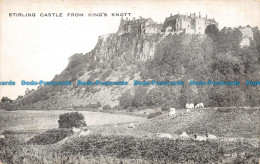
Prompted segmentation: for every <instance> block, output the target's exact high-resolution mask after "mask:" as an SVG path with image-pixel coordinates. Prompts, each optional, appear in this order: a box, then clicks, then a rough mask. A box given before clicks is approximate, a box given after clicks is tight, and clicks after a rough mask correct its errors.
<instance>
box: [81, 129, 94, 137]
mask: <svg viewBox="0 0 260 164" xmlns="http://www.w3.org/2000/svg"><path fill="white" fill-rule="evenodd" d="M90 134H91V131H90V130H87V131H84V130H82V131H81V132H80V133H79V137H80V136H88V135H90Z"/></svg>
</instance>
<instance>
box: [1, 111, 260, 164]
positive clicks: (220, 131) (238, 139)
mask: <svg viewBox="0 0 260 164" xmlns="http://www.w3.org/2000/svg"><path fill="white" fill-rule="evenodd" d="M19 112H21V113H22V111H19ZM26 112H27V111H26ZM37 112H38V111H37ZM37 112H34V111H32V112H31V113H30V114H31V115H30V116H28V113H27V114H25V113H24V115H23V114H21V113H20V115H18V114H17V113H16V114H15V115H14V116H15V118H16V119H17V120H19V122H21V121H29V120H30V117H32V116H35V117H36V116H37V117H36V118H34V120H42V121H43V120H44V119H46V118H44V117H48V120H51V121H52V122H51V124H48V125H49V130H47V131H46V130H45V131H46V132H43V133H41V134H34V135H32V136H31V138H32V139H30V140H29V141H28V139H27V141H28V142H24V140H22V141H21V140H20V139H19V138H20V137H19V134H17V135H11V134H10V135H9V136H8V138H6V139H2V140H1V139H0V145H1V146H0V161H2V162H5V163H51V164H52V163H53V164H54V163H55V164H57V163H120V164H121V163H257V162H258V161H257V160H258V157H259V153H260V152H259V138H258V136H259V117H260V115H259V108H237V109H235V108H218V109H217V108H205V109H196V110H193V111H191V112H190V113H187V112H185V110H182V109H180V110H177V116H176V117H175V118H169V117H168V116H167V112H164V113H163V114H162V115H160V116H158V117H155V118H152V119H145V118H143V117H134V116H126V115H116V114H114V115H111V114H108V113H97V112H96V113H93V114H92V112H86V113H84V112H83V113H84V115H85V119H86V122H87V124H88V125H90V126H89V129H90V130H91V131H92V135H90V136H83V137H79V136H77V135H76V134H72V131H70V130H66V129H64V130H63V129H57V126H58V124H57V122H55V121H57V117H58V115H59V114H60V113H62V112H67V111H62V112H61V111H51V112H50V113H48V112H49V111H47V112H40V114H39V113H37ZM50 115H51V117H50V118H49V116H50ZM5 116H6V117H5V119H6V120H8V119H9V120H13V119H12V118H11V115H8V114H7V112H6V113H5ZM0 117H2V115H1V116H0ZM23 117H25V118H23ZM55 117H56V118H55ZM37 118H38V119H37ZM40 118H42V119H40ZM110 118H112V119H110ZM91 119H92V120H91ZM13 121H14V120H13ZM95 121H96V122H98V123H99V124H98V125H95ZM36 122H37V121H36ZM129 122H134V123H135V125H136V127H135V128H128V125H129ZM1 123H2V122H1ZM24 123H25V122H24ZM33 123H34V122H32V124H33ZM42 123H43V124H44V125H42V126H41V128H44V127H45V126H46V125H47V124H45V123H44V122H42ZM6 124H7V123H6ZM8 125H9V124H8ZM10 125H13V127H15V122H14V123H13V124H11V123H10ZM94 125H95V126H94ZM115 125H116V126H115ZM23 126H24V127H26V128H29V127H34V126H33V125H29V124H28V122H27V124H24V125H20V124H17V126H16V128H13V129H18V130H19V129H21V128H22V127H23ZM46 128H48V127H46ZM206 130H207V131H208V132H209V133H210V134H214V135H216V136H217V137H218V139H217V140H215V141H202V142H201V141H194V140H192V139H191V138H190V139H187V140H183V139H181V138H180V137H179V135H180V134H181V132H182V131H186V132H187V133H188V134H189V135H190V136H191V134H192V133H193V132H195V133H197V134H199V135H203V134H204V133H205V131H206ZM13 132H14V131H13ZM157 132H164V133H170V134H171V135H172V136H173V139H172V140H169V139H159V138H157V137H156V133H157ZM18 137H19V138H18Z"/></svg>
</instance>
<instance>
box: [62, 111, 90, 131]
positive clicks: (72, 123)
mask: <svg viewBox="0 0 260 164" xmlns="http://www.w3.org/2000/svg"><path fill="white" fill-rule="evenodd" d="M58 123H59V128H73V127H81V126H86V122H85V118H84V115H83V114H80V113H78V112H71V113H64V114H61V115H60V117H59V120H58Z"/></svg>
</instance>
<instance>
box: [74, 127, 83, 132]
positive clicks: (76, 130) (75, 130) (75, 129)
mask: <svg viewBox="0 0 260 164" xmlns="http://www.w3.org/2000/svg"><path fill="white" fill-rule="evenodd" d="M72 131H73V133H78V132H80V131H81V130H80V129H78V128H75V127H73V129H72Z"/></svg>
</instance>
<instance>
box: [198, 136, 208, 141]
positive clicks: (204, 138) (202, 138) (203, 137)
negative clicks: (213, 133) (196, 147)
mask: <svg viewBox="0 0 260 164" xmlns="http://www.w3.org/2000/svg"><path fill="white" fill-rule="evenodd" d="M195 140H197V141H206V140H207V138H206V137H205V136H197V137H196V139H195Z"/></svg>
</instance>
